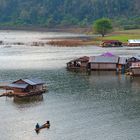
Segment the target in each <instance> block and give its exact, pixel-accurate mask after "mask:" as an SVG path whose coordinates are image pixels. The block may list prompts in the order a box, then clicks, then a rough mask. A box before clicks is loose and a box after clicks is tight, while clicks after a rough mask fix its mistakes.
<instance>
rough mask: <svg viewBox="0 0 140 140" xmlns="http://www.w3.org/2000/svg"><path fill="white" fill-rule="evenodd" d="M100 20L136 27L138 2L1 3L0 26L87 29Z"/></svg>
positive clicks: (7, 0)
mask: <svg viewBox="0 0 140 140" xmlns="http://www.w3.org/2000/svg"><path fill="white" fill-rule="evenodd" d="M102 17H108V18H112V19H116V21H117V20H119V21H120V23H123V24H125V21H128V20H129V22H130V24H131V22H132V23H133V24H138V23H139V22H140V18H139V17H140V0H0V24H1V25H41V26H48V27H53V26H74V25H79V26H87V25H91V24H92V23H93V21H94V20H96V19H98V18H102ZM132 19H133V20H132ZM123 20H124V21H123ZM127 24H128V23H127Z"/></svg>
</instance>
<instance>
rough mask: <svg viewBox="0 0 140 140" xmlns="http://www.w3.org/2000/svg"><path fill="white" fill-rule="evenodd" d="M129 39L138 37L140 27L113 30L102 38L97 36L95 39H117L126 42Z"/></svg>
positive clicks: (139, 36)
mask: <svg viewBox="0 0 140 140" xmlns="http://www.w3.org/2000/svg"><path fill="white" fill-rule="evenodd" d="M129 39H140V29H137V30H123V31H115V32H113V33H111V34H109V35H107V36H105V37H104V38H102V37H100V38H97V40H119V41H121V42H123V43H127V41H128V40H129Z"/></svg>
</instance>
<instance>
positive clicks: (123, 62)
mask: <svg viewBox="0 0 140 140" xmlns="http://www.w3.org/2000/svg"><path fill="white" fill-rule="evenodd" d="M126 61H127V58H126V57H120V58H119V64H126Z"/></svg>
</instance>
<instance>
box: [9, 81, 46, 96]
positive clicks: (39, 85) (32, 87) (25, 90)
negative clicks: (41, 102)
mask: <svg viewBox="0 0 140 140" xmlns="http://www.w3.org/2000/svg"><path fill="white" fill-rule="evenodd" d="M44 84H45V83H44V82H43V81H41V80H39V79H19V80H17V81H14V82H12V83H11V84H9V85H8V86H6V90H12V91H13V94H14V95H15V96H30V95H36V94H37V95H38V94H41V93H44V92H45V91H46V87H45V86H44Z"/></svg>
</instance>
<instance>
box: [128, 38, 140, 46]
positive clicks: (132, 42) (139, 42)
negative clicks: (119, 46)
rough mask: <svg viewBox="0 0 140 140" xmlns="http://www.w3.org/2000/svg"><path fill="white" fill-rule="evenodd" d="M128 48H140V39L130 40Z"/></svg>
mask: <svg viewBox="0 0 140 140" xmlns="http://www.w3.org/2000/svg"><path fill="white" fill-rule="evenodd" d="M128 46H130V47H134V46H140V39H130V40H128Z"/></svg>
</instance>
